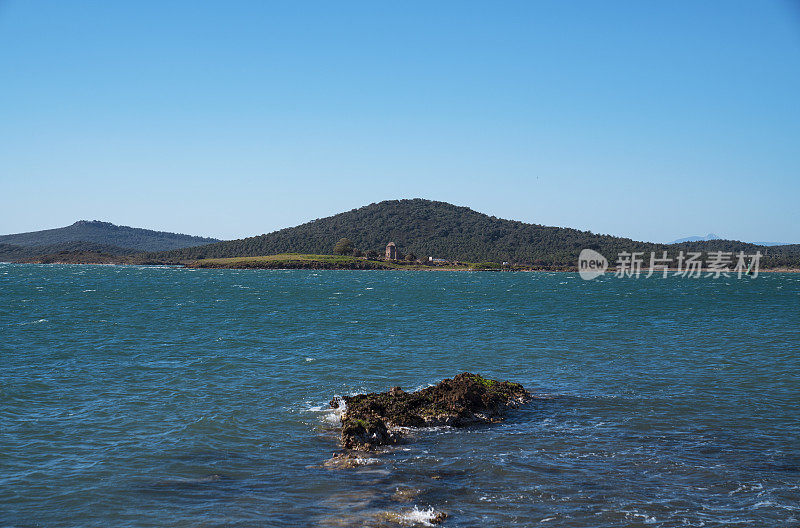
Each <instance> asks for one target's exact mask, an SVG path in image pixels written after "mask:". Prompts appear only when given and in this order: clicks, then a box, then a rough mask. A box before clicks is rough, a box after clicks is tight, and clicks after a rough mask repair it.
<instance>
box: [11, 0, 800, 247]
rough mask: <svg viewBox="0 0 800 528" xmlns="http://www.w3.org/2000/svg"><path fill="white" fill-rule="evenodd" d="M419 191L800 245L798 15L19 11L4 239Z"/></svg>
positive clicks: (736, 10) (290, 221)
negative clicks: (73, 227) (89, 225)
mask: <svg viewBox="0 0 800 528" xmlns="http://www.w3.org/2000/svg"><path fill="white" fill-rule="evenodd" d="M412 197H422V198H430V199H435V200H442V201H447V202H451V203H455V204H458V205H465V206H468V207H471V208H473V209H476V210H478V211H481V212H485V213H488V214H493V215H496V216H499V217H502V218H511V219H516V220H522V221H526V222H534V223H540V224H546V225H557V226H569V227H576V228H580V229H588V230H591V231H594V232H596V233H610V234H615V235H624V236H630V237H633V238H636V239H640V240H651V241H671V240H673V239H675V238H679V237H684V236H688V235H704V234H706V233H708V232H714V233H716V234H718V235H720V236H723V237H725V238H736V239H741V240H751V241H752V240H757V241H783V242H800V4H798V2H796V1H795V2H791V1H788V0H787V1H779V0H763V1H752V0H747V1H732V0H726V1H721V2H711V1H703V2H698V1H686V2H681V1H669V2H641V1H632V2H621V1H620V2H618V1H595V2H578V1H569V2H562V1H555V0H554V1H549V2H536V1H532V0H525V1H519V2H514V1H503V2H497V1H489V0H487V1H485V2H469V1H457V2H445V1H439V0H437V1H435V2H431V1H421V2H411V1H403V2H380V1H378V2H376V1H365V2H346V1H336V2H331V1H325V2H300V1H298V2H294V1H290V2H268V1H261V0H259V1H225V2H223V1H218V2H196V1H185V2H184V1H170V0H159V1H155V0H153V1H146V0H140V1H126V2H123V1H107V0H98V1H94V2H89V1H82V0H70V1H68V2H65V1H63V0H53V1H40V0H0V234H5V233H14V232H21V231H31V230H37V229H44V228H51V227H60V226H63V225H68V224H71V223H73V222H74V221H76V220H79V219H99V220H106V221H111V222H114V223H117V224H124V225H131V226H137V227H147V228H152V229H159V230H167V231H177V232H183V233H190V234H197V235H207V236H216V237H220V238H238V237H242V236H250V235H254V234H261V233H265V232H269V231H272V230H275V229H279V228H282V227H289V226H293V225H296V224H299V223H301V222H304V221H308V220H312V219H314V218H320V217H323V216H328V215H330V214H334V213H337V212H341V211H344V210H349V209H352V208H355V207H359V206H361V205H366V204H369V203H371V202H377V201H381V200H385V199H394V198H412Z"/></svg>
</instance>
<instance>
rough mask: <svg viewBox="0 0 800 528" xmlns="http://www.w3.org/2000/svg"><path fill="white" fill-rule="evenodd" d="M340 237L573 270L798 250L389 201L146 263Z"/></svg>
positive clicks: (788, 259)
mask: <svg viewBox="0 0 800 528" xmlns="http://www.w3.org/2000/svg"><path fill="white" fill-rule="evenodd" d="M340 238H349V239H350V240H351V241H352V242H353V245H354V246H355V247H356V248H357V249H359V250H362V251H367V250H371V251H376V252H378V254H383V252H384V249H385V247H386V244H387V243H388V242H390V241H391V242H395V244H397V248H398V250H399V251H400V252H401V253H406V254H407V253H413V254H414V255H416V256H417V257H427V256H432V257H437V258H444V259H448V260H459V261H468V262H485V261H492V262H504V261H507V262H512V263H520V264H532V265H543V266H555V267H558V266H575V264H576V262H577V260H578V254H579V253H580V251H581V250H582V249H584V248H589V249H594V250H596V251H599V252H600V253H601V254H603V255H605V256H606V257H607V258H608V259H609V260H610V261H612V262H613V261H615V260H616V258H617V255H618V254H619V253H620V252H622V251H642V252H644V253H645V255H647V256H648V258H649V255H650V252H651V251H656V252H659V254H660V252H661V251H670V253H671V254H673V255H677V252H678V251H680V250H684V251H689V250H692V251H744V252H746V253H748V254H752V253H755V251H756V250H760V251H761V252H762V253H764V254H765V255H767V258H765V260H764V261H763V262H765V263H769V264H770V265H772V266H785V265H795V266H797V265H800V246H798V245H794V246H781V247H779V248H766V247H764V246H756V245H754V244H747V243H744V242H737V241H732V240H710V241H702V242H684V243H681V244H675V245H666V244H652V243H648V242H637V241H634V240H631V239H628V238H620V237H614V236H611V235H597V234H594V233H591V232H589V231H579V230H577V229H570V228H562V227H549V226H543V225H538V224H526V223H523V222H517V221H513V220H503V219H500V218H496V217H494V216H489V215H486V214H483V213H479V212H477V211H473V210H472V209H469V208H467V207H459V206H455V205H452V204H449V203H445V202H434V201H430V200H422V199H413V200H388V201H384V202H380V203H374V204H370V205H367V206H364V207H361V208H359V209H353V210H352V211H347V212H344V213H339V214H337V215H334V216H330V217H327V218H322V219H318V220H314V221H312V222H308V223H305V224H302V225H299V226H297V227H291V228H286V229H281V230H280V231H275V232H273V233H269V234H265V235H261V236H256V237H251V238H243V239H240V240H231V241H227V242H217V243H215V244H210V245H205V246H196V247H191V248H184V249H179V250H173V251H168V252H164V253H158V254H151V255H149V256H148V257H149V258H152V259H154V260H159V259H161V260H163V261H164V262H180V261H186V260H195V259H201V258H221V257H241V256H260V255H275V254H279V253H291V252H294V253H314V254H330V253H332V252H333V246H334V245H335V244H336V242H337V241H338V240H339V239H340Z"/></svg>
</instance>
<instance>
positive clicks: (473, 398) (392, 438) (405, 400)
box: [331, 372, 531, 450]
mask: <svg viewBox="0 0 800 528" xmlns="http://www.w3.org/2000/svg"><path fill="white" fill-rule="evenodd" d="M530 398H531V395H530V393H529V392H528V391H526V390H525V388H524V387H523V386H522V385H520V384H519V383H512V382H509V381H497V380H492V379H487V378H484V377H482V376H479V375H477V374H472V373H469V372H464V373H462V374H459V375H458V376H456V377H454V378H452V379H445V380H443V381H441V382H440V383H438V384H436V385H434V386H432V387H427V388H425V389H422V390H419V391H416V392H405V391H403V390H402V389H401V388H400V387H394V388H393V389H392V390H390V391H388V392H381V393H370V394H358V395H355V396H345V397H343V398H336V399H334V400H333V401H331V407H333V408H334V409H336V408H341V407H344V409H345V411H344V413H343V414H342V434H341V443H342V447H343V448H345V449H361V450H369V449H374V448H375V447H377V446H381V445H387V444H392V443H395V442H397V441H398V440H399V438H400V432H399V431H398V428H402V427H428V426H439V425H448V426H451V427H463V426H467V425H471V424H476V423H494V422H499V421H502V419H503V416H504V415H505V413H506V411H508V410H509V409H511V408H514V407H517V406H519V405H520V404H522V403H524V402H526V401H528V400H529V399H530Z"/></svg>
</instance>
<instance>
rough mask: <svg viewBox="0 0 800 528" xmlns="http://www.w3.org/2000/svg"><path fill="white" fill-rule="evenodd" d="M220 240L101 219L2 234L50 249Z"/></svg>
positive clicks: (133, 248)
mask: <svg viewBox="0 0 800 528" xmlns="http://www.w3.org/2000/svg"><path fill="white" fill-rule="evenodd" d="M218 241H219V240H218V239H216V238H207V237H199V236H192V235H183V234H179V233H169V232H166V231H153V230H150V229H142V228H138V227H127V226H118V225H115V224H112V223H109V222H100V221H97V220H92V221H88V220H80V221H78V222H75V223H74V224H72V225H70V226H67V227H60V228H57V229H45V230H43V231H32V232H29V233H17V234H13V235H2V236H0V244H9V245H13V246H48V248H47V249H53V247H57V246H61V245H64V244H71V243H76V242H84V243H87V244H90V245H101V246H113V247H114V248H122V249H125V250H128V252H139V251H166V250H171V249H181V248H186V247H191V246H199V245H202V244H210V243H213V242H218ZM39 253H42V252H39Z"/></svg>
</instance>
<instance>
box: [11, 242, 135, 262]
mask: <svg viewBox="0 0 800 528" xmlns="http://www.w3.org/2000/svg"><path fill="white" fill-rule="evenodd" d="M63 253H95V254H103V255H107V256H114V257H118V256H122V255H130V254H132V253H133V252H132V251H131V250H130V249H125V248H121V247H117V246H109V245H105V244H92V243H91V242H65V243H63V244H52V245H48V246H17V245H13V244H3V243H0V262H22V261H27V260H32V259H36V258H37V257H40V256H44V255H53V254H63Z"/></svg>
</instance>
